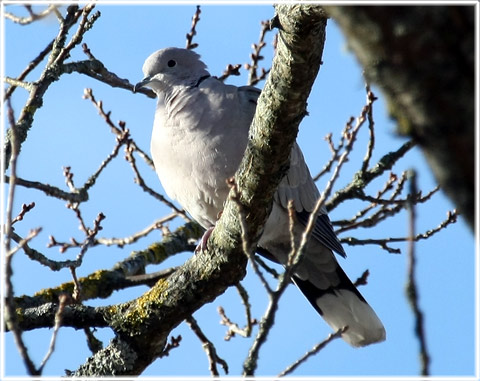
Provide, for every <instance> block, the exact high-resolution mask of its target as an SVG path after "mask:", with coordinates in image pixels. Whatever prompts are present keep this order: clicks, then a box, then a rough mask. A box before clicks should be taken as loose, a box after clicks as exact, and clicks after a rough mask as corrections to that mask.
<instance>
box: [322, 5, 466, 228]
mask: <svg viewBox="0 0 480 381" xmlns="http://www.w3.org/2000/svg"><path fill="white" fill-rule="evenodd" d="M325 10H326V11H327V12H328V14H329V16H331V17H332V18H333V19H334V20H335V21H336V22H337V23H338V25H339V26H340V28H341V29H342V30H343V33H344V34H345V36H346V38H347V41H348V45H349V47H350V48H351V49H352V50H353V52H354V53H355V55H356V56H357V58H358V60H359V62H360V64H361V65H362V66H363V68H364V70H365V76H366V78H367V80H368V81H369V82H371V83H373V84H376V85H378V86H379V87H380V88H381V89H382V91H383V93H384V94H385V96H386V99H387V103H388V109H389V112H390V114H391V115H392V117H394V118H395V119H396V121H397V126H398V127H397V130H398V132H399V133H400V134H404V135H409V136H411V137H412V138H413V139H414V140H415V141H416V142H417V143H419V146H420V147H421V149H422V151H423V153H424V154H425V157H426V159H427V161H428V163H429V165H430V167H431V169H432V171H433V173H434V175H435V177H436V179H437V181H438V183H439V184H440V186H441V187H442V189H443V190H444V191H445V193H446V194H447V195H448V196H449V197H450V198H451V199H452V201H453V202H454V204H455V205H456V206H457V208H458V210H459V211H460V213H461V214H462V215H463V217H464V218H465V220H466V221H467V222H468V224H469V225H470V227H471V228H472V229H473V227H474V216H475V142H474V141H475V132H474V115H475V104H474V102H475V92H474V79H475V78H474V73H475V70H474V52H475V45H474V43H475V40H474V30H475V17H474V16H475V8H474V6H473V5H472V6H400V7H392V6H388V7H387V6H383V7H377V6H362V7H350V6H347V7H343V6H326V7H325Z"/></svg>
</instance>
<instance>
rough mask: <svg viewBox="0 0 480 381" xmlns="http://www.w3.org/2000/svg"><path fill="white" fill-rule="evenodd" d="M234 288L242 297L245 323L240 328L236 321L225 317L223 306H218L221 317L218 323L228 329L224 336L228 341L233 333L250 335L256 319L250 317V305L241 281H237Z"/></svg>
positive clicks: (243, 335) (244, 335)
mask: <svg viewBox="0 0 480 381" xmlns="http://www.w3.org/2000/svg"><path fill="white" fill-rule="evenodd" d="M236 288H237V291H238V293H239V295H240V298H241V299H242V303H243V305H244V307H245V315H246V325H245V328H240V327H239V325H238V324H237V323H234V322H232V321H231V320H230V319H229V318H228V317H227V315H226V314H225V310H224V309H223V307H221V306H219V307H218V308H217V311H218V313H219V315H220V317H221V318H222V320H220V324H222V325H225V326H227V327H228V331H227V333H226V335H225V337H224V340H226V341H229V340H230V339H231V338H232V337H234V336H235V334H239V335H240V336H242V337H250V335H251V333H252V328H253V326H254V325H255V324H257V320H256V319H252V314H251V306H250V302H249V298H248V293H247V290H245V288H244V287H243V286H242V285H241V283H238V284H237V285H236Z"/></svg>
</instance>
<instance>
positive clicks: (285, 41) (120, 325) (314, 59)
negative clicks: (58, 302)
mask: <svg viewBox="0 0 480 381" xmlns="http://www.w3.org/2000/svg"><path fill="white" fill-rule="evenodd" d="M277 11H278V19H277V20H278V21H279V26H280V29H281V35H280V38H279V44H278V48H277V52H276V56H275V59H274V62H273V67H272V71H271V73H270V75H269V78H268V80H267V83H266V84H265V89H264V90H263V92H262V95H261V96H260V98H259V102H258V106H257V112H256V114H255V117H254V121H253V124H252V127H251V132H250V135H251V138H250V141H249V144H248V147H247V150H246V153H245V156H244V158H243V161H242V164H241V165H240V169H239V171H238V172H237V174H236V176H235V178H236V183H237V184H238V186H239V187H238V188H239V193H240V202H241V203H242V207H243V208H244V210H245V211H246V216H245V218H246V220H247V222H248V229H249V230H248V232H247V233H248V234H247V235H248V239H249V241H250V242H251V243H252V247H255V246H254V244H255V243H256V241H257V239H258V237H259V236H260V234H261V231H262V226H263V223H264V222H265V220H266V217H267V215H268V211H269V209H270V206H271V202H272V197H273V194H274V192H275V189H276V187H277V186H278V183H279V181H280V179H281V177H282V176H283V174H284V173H285V171H286V169H287V167H288V164H287V163H288V159H289V152H290V150H291V147H292V144H293V142H294V141H295V138H296V135H297V131H298V125H299V123H300V121H301V120H302V118H303V116H304V115H305V113H306V112H305V109H306V100H307V97H308V95H309V93H310V89H311V86H312V84H313V81H314V79H315V77H316V75H317V72H318V69H319V67H320V62H321V56H322V51H323V43H324V41H325V26H326V18H325V16H324V13H323V11H322V10H321V8H320V7H318V6H314V5H295V6H278V7H277ZM237 202H238V200H237ZM237 208H238V206H237V203H236V202H232V201H230V200H229V201H227V203H226V205H225V210H224V213H223V214H222V217H221V218H220V220H219V222H218V223H217V226H216V229H215V230H214V231H213V234H212V236H211V239H210V240H209V247H208V251H204V252H199V253H197V254H196V255H194V256H193V257H192V258H190V259H189V260H188V261H187V262H186V263H185V264H184V265H183V266H182V267H181V268H179V269H178V270H177V271H176V272H175V273H173V274H172V275H171V276H170V277H169V278H167V279H164V280H161V281H159V282H157V284H156V285H155V286H154V287H153V288H152V289H151V290H150V291H149V292H147V293H146V294H144V295H143V296H141V297H140V298H138V299H136V300H134V301H132V302H129V303H125V304H123V305H120V306H116V307H111V310H112V315H113V319H112V326H113V327H114V329H115V330H116V332H117V337H116V338H115V339H114V340H112V342H111V343H110V345H109V346H108V347H107V348H105V349H104V350H103V351H102V355H101V356H99V354H97V355H96V356H93V357H91V358H90V359H88V360H87V362H86V363H85V364H84V365H82V367H81V368H80V369H78V370H77V372H76V374H75V375H76V376H86V375H96V376H100V375H112V374H115V375H122V374H123V375H125V374H140V373H141V372H142V371H143V370H144V369H145V367H146V366H148V365H149V364H150V363H151V362H152V361H153V360H155V358H157V357H158V356H159V355H160V354H161V353H162V350H163V346H164V344H165V342H166V339H167V337H168V335H169V333H170V331H171V330H172V329H173V328H174V327H176V326H177V325H178V324H180V323H181V322H182V321H183V320H185V319H186V318H188V317H189V316H191V315H192V313H193V312H195V311H196V310H197V309H198V308H200V307H201V306H203V305H204V304H205V303H207V302H210V301H212V300H213V299H215V298H216V297H217V296H218V295H220V294H222V293H223V292H224V291H225V290H226V289H227V287H229V286H232V285H234V284H236V283H238V281H239V280H241V279H242V278H243V276H244V275H245V267H246V260H247V258H246V256H245V254H244V253H243V251H242V244H241V228H240V224H239V221H238V213H237ZM212 243H213V244H212ZM110 356H113V357H112V358H111V359H110ZM109 360H111V362H109ZM119 360H122V361H119ZM119 363H121V364H119ZM106 364H111V367H110V366H106Z"/></svg>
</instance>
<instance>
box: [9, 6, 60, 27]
mask: <svg viewBox="0 0 480 381" xmlns="http://www.w3.org/2000/svg"><path fill="white" fill-rule="evenodd" d="M57 7H58V5H55V4H50V5H49V6H48V8H46V9H44V10H43V11H41V12H40V13H34V12H33V11H32V7H31V6H30V5H25V8H26V9H27V11H28V13H29V17H20V16H16V15H14V14H13V13H10V12H5V13H4V15H5V18H7V19H9V20H12V21H13V22H14V23H16V24H20V25H28V24H31V23H32V22H35V21H37V20H41V19H43V18H45V17H47V16H48V15H49V14H50V13H52V12H54V11H55V10H56V9H57Z"/></svg>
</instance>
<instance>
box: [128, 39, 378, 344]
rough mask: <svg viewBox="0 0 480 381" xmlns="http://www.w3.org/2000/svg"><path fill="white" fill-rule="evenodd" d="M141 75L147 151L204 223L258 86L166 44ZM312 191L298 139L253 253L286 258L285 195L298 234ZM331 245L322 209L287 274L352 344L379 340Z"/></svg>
mask: <svg viewBox="0 0 480 381" xmlns="http://www.w3.org/2000/svg"><path fill="white" fill-rule="evenodd" d="M143 73H144V75H145V77H144V79H143V80H142V81H141V82H139V83H137V84H136V85H135V90H137V89H139V88H141V87H144V86H148V87H150V88H151V89H152V90H153V91H154V92H155V94H156V95H157V97H158V102H157V108H156V111H155V120H154V124H153V132H152V140H151V147H150V148H151V154H152V157H153V162H154V164H155V169H156V172H157V174H158V177H159V178H160V181H161V183H162V185H163V187H164V189H165V191H166V193H167V195H168V196H169V197H170V198H172V199H175V200H177V201H178V202H179V203H180V204H181V205H182V207H183V208H185V210H186V211H187V212H188V213H189V214H190V215H191V216H192V217H193V218H194V219H195V220H196V221H198V222H199V223H200V224H201V225H202V226H203V227H204V228H206V229H209V228H212V227H213V226H214V225H215V222H216V220H217V217H218V215H219V213H220V212H221V211H222V209H223V205H224V203H225V201H226V199H227V195H228V193H229V187H228V186H227V183H226V179H228V178H230V177H232V176H233V175H234V174H235V171H236V170H237V168H238V166H239V164H240V161H241V159H242V156H243V153H244V151H245V148H246V145H247V140H248V130H249V127H250V123H251V121H252V119H253V115H254V113H255V108H256V104H257V98H258V96H259V94H260V90H259V89H257V88H255V87H251V86H241V87H236V86H232V85H225V84H224V83H222V82H221V81H219V80H218V79H217V78H215V77H212V76H210V74H209V72H208V71H207V68H206V65H205V64H204V63H203V62H202V61H201V60H200V56H199V55H198V54H196V53H195V52H193V51H191V50H186V49H180V48H166V49H162V50H159V51H157V52H155V53H153V54H152V55H150V56H149V57H148V58H147V60H146V61H145V64H144V65H143ZM318 197H319V192H318V190H317V188H316V186H315V184H314V181H313V179H312V177H311V175H310V172H309V170H308V167H307V165H306V163H305V160H304V158H303V155H302V152H301V150H300V148H299V146H298V145H297V144H296V143H295V144H294V146H293V148H292V152H291V155H290V169H289V170H288V172H287V174H286V175H285V177H284V178H283V179H282V181H281V183H280V185H279V187H278V190H277V192H276V194H275V197H274V202H273V206H272V211H271V214H270V216H269V218H268V220H267V222H266V225H265V229H264V233H263V235H262V237H261V238H260V240H259V242H258V252H259V253H260V254H262V255H265V256H267V257H268V258H270V259H272V260H274V261H276V262H279V263H281V264H285V263H286V260H287V256H288V254H289V252H290V249H291V243H290V234H289V227H288V226H289V217H288V214H287V203H288V200H293V205H294V207H295V210H296V215H297V219H296V223H295V234H298V236H300V234H301V233H302V231H303V229H304V226H305V223H306V221H307V219H308V215H309V212H311V211H312V209H313V207H314V205H315V202H316V200H317V199H318ZM333 252H337V253H338V254H340V255H342V256H345V252H344V250H343V248H342V246H341V244H340V242H339V241H338V239H337V237H336V235H335V233H334V232H333V228H332V226H331V224H330V220H329V219H328V216H327V213H326V210H325V209H323V210H322V211H321V213H320V215H319V217H318V218H317V221H316V225H315V229H314V232H313V235H312V238H311V239H310V241H309V243H308V246H307V251H306V253H305V256H304V258H303V259H302V262H301V263H300V265H299V266H298V268H297V270H296V272H295V274H294V275H293V277H292V280H293V282H294V283H295V284H296V285H297V286H298V288H299V289H300V290H301V291H302V292H303V293H304V295H305V296H306V298H307V299H308V300H309V301H310V303H311V304H312V305H313V307H314V308H315V309H316V310H317V311H318V313H319V314H320V315H321V316H322V317H323V318H324V319H325V321H326V322H327V323H328V324H329V325H330V326H331V327H332V328H333V329H334V330H338V329H340V328H342V327H345V326H348V329H347V330H346V331H345V332H344V333H343V334H342V337H343V339H344V340H345V341H346V342H348V343H349V344H350V345H352V346H355V347H359V346H365V345H368V344H371V343H375V342H380V341H383V340H385V329H384V327H383V325H382V323H381V321H380V319H379V318H378V317H377V315H376V314H375V312H374V311H373V309H372V308H371V307H370V306H369V305H368V304H367V302H366V301H365V299H364V298H363V296H362V295H361V294H360V293H359V291H358V290H357V289H356V287H355V286H354V285H353V284H352V282H351V281H350V280H349V279H348V277H347V275H346V274H345V273H344V271H343V270H342V268H341V267H340V265H339V264H338V262H337V260H336V259H335V256H334V254H333Z"/></svg>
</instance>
